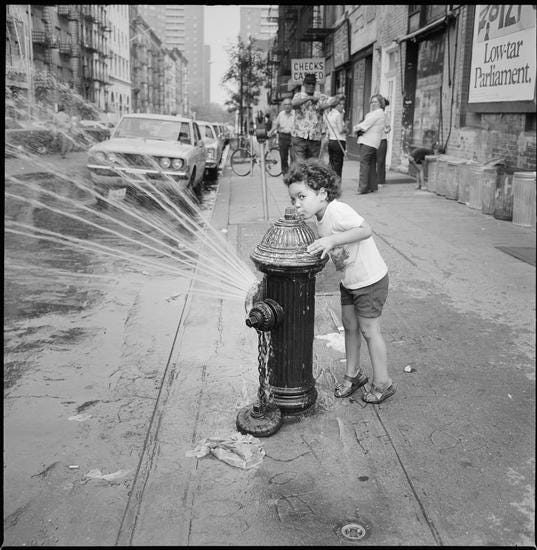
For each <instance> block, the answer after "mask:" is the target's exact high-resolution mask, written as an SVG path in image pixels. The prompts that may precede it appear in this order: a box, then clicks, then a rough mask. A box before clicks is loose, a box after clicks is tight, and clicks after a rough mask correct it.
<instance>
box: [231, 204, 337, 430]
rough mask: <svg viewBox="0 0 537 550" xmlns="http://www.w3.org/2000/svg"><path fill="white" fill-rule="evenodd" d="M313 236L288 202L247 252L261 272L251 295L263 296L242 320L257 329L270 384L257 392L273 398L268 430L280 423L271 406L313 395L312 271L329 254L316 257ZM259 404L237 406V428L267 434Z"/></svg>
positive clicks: (288, 410)
mask: <svg viewBox="0 0 537 550" xmlns="http://www.w3.org/2000/svg"><path fill="white" fill-rule="evenodd" d="M314 240H315V234H314V233H313V231H312V230H311V229H310V227H309V226H308V225H307V224H306V223H305V222H304V221H303V220H301V219H299V218H298V217H297V216H296V211H295V209H294V208H293V207H289V208H287V209H286V210H285V216H284V217H283V218H280V219H279V220H278V221H276V222H275V223H274V226H273V227H271V228H270V229H269V230H268V231H267V233H266V234H265V236H264V237H263V239H262V240H261V242H260V243H259V244H258V245H257V246H256V248H255V250H254V252H253V253H252V254H251V256H250V257H251V258H252V260H253V262H254V264H255V265H256V267H257V268H258V269H259V271H261V272H262V273H264V277H263V281H262V282H261V284H260V285H259V290H258V294H257V296H256V297H255V298H257V299H259V300H262V301H257V302H254V303H253V307H252V308H251V310H250V311H249V313H248V318H247V319H246V324H247V325H248V326H250V327H252V328H255V329H256V330H257V331H258V334H259V338H260V350H261V351H260V358H259V363H260V370H262V362H264V364H265V365H266V370H267V371H268V372H267V376H266V379H267V386H269V387H268V388H260V392H259V396H260V401H262V400H263V399H261V397H262V394H263V393H265V394H267V393H268V394H269V396H270V400H271V401H272V403H271V404H270V405H271V407H270V408H269V413H268V414H267V422H269V423H270V424H271V426H270V427H269V428H268V430H269V431H271V430H274V431H276V430H277V429H278V428H279V424H278V423H279V419H278V418H277V416H278V415H277V413H275V409H276V408H277V409H278V410H281V413H282V414H283V415H292V414H294V413H299V412H302V411H305V410H306V409H309V408H310V407H311V406H312V405H313V404H314V403H315V401H316V399H317V390H316V389H315V379H314V377H313V369H312V358H313V338H314V320H315V276H316V274H317V273H318V272H319V271H320V270H321V269H322V268H323V267H324V266H325V264H326V262H327V261H328V257H325V258H323V259H321V258H320V254H315V255H313V254H310V253H309V252H307V250H306V248H307V246H308V245H309V244H311V243H312V242H313V241H314ZM268 332H270V338H268V348H269V349H268V350H267V351H266V353H267V354H268V357H266V358H263V357H262V347H263V346H262V339H263V334H262V333H268ZM260 382H261V383H262V376H260ZM261 390H264V392H262V391H261ZM264 405H265V404H264V403H257V404H256V405H254V406H253V407H251V409H249V408H248V407H245V408H244V409H242V410H241V411H240V412H239V414H238V416H237V428H238V429H239V430H240V431H242V432H248V433H253V434H254V435H271V434H270V433H269V434H266V433H260V431H263V426H262V424H263V420H262V418H261V417H262V411H261V409H262V408H263V406H264ZM260 418H261V420H260ZM254 419H255V420H254ZM260 425H261V427H259V426H260ZM274 431H273V432H272V433H274Z"/></svg>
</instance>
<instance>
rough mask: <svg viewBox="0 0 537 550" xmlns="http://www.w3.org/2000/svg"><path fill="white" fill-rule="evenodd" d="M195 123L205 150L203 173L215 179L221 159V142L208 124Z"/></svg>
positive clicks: (204, 122) (202, 122)
mask: <svg viewBox="0 0 537 550" xmlns="http://www.w3.org/2000/svg"><path fill="white" fill-rule="evenodd" d="M197 123H198V124H199V127H200V132H201V136H202V138H203V140H204V142H205V147H206V149H207V162H206V164H205V171H206V172H207V175H209V176H210V177H213V178H216V177H217V176H218V166H219V164H220V160H221V159H222V150H223V145H222V142H221V141H220V140H219V139H218V136H217V134H216V130H215V129H214V126H213V125H212V124H211V123H210V122H206V121H205V120H198V121H197Z"/></svg>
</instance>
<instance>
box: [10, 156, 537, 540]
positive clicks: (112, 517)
mask: <svg viewBox="0 0 537 550" xmlns="http://www.w3.org/2000/svg"><path fill="white" fill-rule="evenodd" d="M55 162H57V163H58V169H59V170H62V171H63V172H69V170H72V169H73V167H72V165H71V166H68V163H69V162H71V163H72V164H73V163H76V157H73V156H72V157H71V159H70V160H69V159H68V161H61V160H60V159H59V158H58V159H57V160H55ZM62 163H67V164H66V165H63V164H62ZM356 168H357V163H356V162H351V161H346V164H345V166H344V173H343V190H344V192H343V196H342V200H344V201H348V202H349V204H351V205H352V206H354V207H355V208H356V209H357V211H358V212H359V213H360V214H361V215H362V216H364V218H365V219H366V220H367V221H368V222H369V223H370V224H371V226H372V228H373V231H374V237H375V241H376V243H377V246H378V247H379V250H380V252H381V254H382V256H383V257H384V259H385V260H386V263H387V264H388V267H389V270H390V294H389V297H388V302H387V304H386V308H385V312H384V313H383V325H382V326H383V332H384V336H385V339H386V342H387V345H388V354H389V368H390V371H391V374H392V377H393V379H394V381H395V382H396V383H397V386H398V390H397V393H396V394H395V396H394V397H393V398H390V399H389V400H387V401H386V402H385V403H382V404H381V405H380V406H372V405H365V404H364V403H363V402H362V401H361V400H360V398H359V393H357V394H355V396H353V397H351V398H350V399H343V400H337V399H335V398H334V397H333V387H334V384H335V382H336V380H339V379H340V378H341V376H342V375H343V365H342V360H343V359H344V357H345V354H344V349H343V348H342V347H341V346H342V338H341V337H340V335H339V334H338V330H337V326H336V324H335V322H334V316H335V319H336V321H337V320H339V319H340V312H339V291H338V278H337V274H336V272H335V270H334V268H333V266H332V265H327V266H326V268H325V269H324V270H323V271H322V272H321V273H320V274H319V275H318V277H317V283H316V302H315V315H316V316H315V336H316V338H315V340H314V343H313V351H314V364H313V370H314V375H315V378H316V384H317V390H318V393H319V396H318V399H317V403H316V404H315V406H314V407H313V410H312V411H310V412H309V413H307V414H304V415H302V416H300V417H298V418H295V419H292V420H290V419H288V420H287V421H286V422H285V423H284V426H283V427H282V428H281V430H280V431H279V432H278V433H277V434H275V435H274V436H271V437H269V438H265V439H263V440H262V444H263V446H264V448H265V451H266V456H265V458H264V459H263V462H262V463H261V465H260V466H258V467H256V468H254V469H252V470H240V469H238V468H233V467H232V466H229V465H227V464H224V463H223V462H221V461H219V460H217V459H216V458H215V457H205V458H201V459H199V460H197V459H196V458H191V457H186V456H185V453H186V452H187V451H189V450H191V449H193V448H194V447H195V445H196V444H197V442H198V441H199V440H201V439H202V438H205V437H210V436H213V435H216V434H221V433H230V432H233V431H234V430H235V417H236V414H237V411H238V410H239V409H240V408H241V407H243V406H245V405H247V404H248V403H251V402H253V401H254V399H255V395H256V391H257V384H258V373H257V338H256V334H255V331H253V330H252V329H249V328H248V327H246V326H245V323H244V317H245V312H244V304H243V303H241V301H240V300H226V299H218V298H215V297H210V296H203V295H196V294H195V293H191V292H190V290H191V287H189V286H188V285H186V284H185V283H184V282H183V283H178V280H177V277H174V276H173V274H171V273H165V272H163V271H159V270H158V269H157V267H154V268H152V267H148V266H146V267H142V266H139V267H133V264H132V263H131V262H127V261H126V260H124V259H121V258H113V257H112V259H110V258H111V257H103V256H99V255H96V254H94V253H90V252H89V251H87V250H85V251H84V250H81V249H77V248H76V247H74V248H72V249H70V248H68V247H65V246H59V243H50V242H48V241H41V240H37V239H33V240H32V239H29V238H27V237H22V236H15V235H10V234H8V233H6V241H5V249H6V250H5V263H6V273H5V291H4V295H5V298H4V300H5V303H4V306H5V307H4V311H5V313H4V336H5V344H4V365H5V366H4V403H5V406H4V544H5V545H6V546H21V545H49V546H60V545H72V546H77V545H89V546H111V545H114V544H119V545H148V546H153V545H176V546H179V545H185V546H186V545H188V546H194V545H202V546H203V545H221V544H224V545H253V546H255V545H287V546H293V545H296V546H300V545H322V546H334V545H346V544H357V545H360V544H366V545H375V546H383V545H405V546H418V545H435V546H441V545H509V546H515V545H518V546H533V545H534V544H535V527H534V485H535V460H534V457H535V439H534V437H535V436H534V434H535V363H534V360H535V266H534V265H531V264H529V263H526V262H524V261H521V260H519V259H517V258H515V257H513V256H511V255H508V254H506V253H505V252H503V251H501V250H500V249H498V247H499V246H511V247H513V246H521V247H533V248H535V231H534V230H532V229H530V228H524V227H518V226H515V225H513V224H512V223H511V222H505V221H500V220H496V219H494V218H493V217H492V216H486V215H484V214H482V213H481V212H479V211H475V210H471V209H469V208H467V207H466V206H465V205H463V204H460V203H457V202H456V201H450V200H447V199H445V198H443V197H439V196H437V195H435V194H434V193H429V192H426V191H417V190H415V189H414V184H413V183H392V184H390V181H389V180H390V178H388V181H387V184H386V185H384V186H383V187H382V188H381V189H380V190H379V192H378V193H375V194H368V195H366V196H363V197H361V196H358V195H356V194H355V191H356V177H355V175H356ZM81 170H82V169H81ZM6 172H8V168H7V167H6ZM267 185H268V195H269V200H268V204H269V214H270V215H269V218H270V223H272V222H274V221H275V220H276V219H278V218H279V217H281V216H282V215H283V212H284V210H285V207H286V206H288V205H289V199H288V196H287V189H286V187H285V186H284V185H283V184H282V183H281V179H280V178H268V181H267ZM54 189H55V192H57V193H58V194H60V195H62V194H67V195H69V196H71V197H73V198H74V199H76V200H77V201H82V202H84V204H89V205H91V204H92V201H91V199H90V198H88V197H86V196H84V195H83V194H79V193H78V191H74V190H73V189H72V188H70V187H68V186H66V185H65V183H63V184H57V183H56V184H55V188H54ZM6 191H7V192H14V191H13V187H12V186H8V188H6ZM35 198H36V200H37V199H39V200H45V199H43V197H35ZM204 200H205V204H206V208H207V209H208V210H209V211H210V212H211V216H212V217H211V218H210V220H211V225H212V226H213V227H214V228H215V229H217V230H224V231H225V234H226V235H227V238H228V240H229V241H230V242H231V244H232V245H233V246H234V247H235V248H236V250H237V254H238V256H239V257H240V258H242V259H243V260H245V261H246V262H250V260H249V255H250V254H251V252H252V251H253V249H254V248H255V246H256V244H258V243H259V242H260V240H261V238H262V237H263V235H264V234H265V232H266V230H267V228H268V227H269V225H270V224H267V223H266V222H264V221H263V217H262V212H263V210H262V200H261V186H260V176H259V168H256V171H255V172H254V174H253V175H252V176H249V177H244V178H239V177H237V176H234V175H233V174H232V173H231V171H230V170H229V167H226V168H225V171H224V173H223V174H222V175H221V176H220V177H219V181H218V184H217V187H215V186H214V185H208V186H207V189H206V193H205V199H203V198H202V202H201V204H202V205H203V204H204ZM140 208H142V207H140ZM144 212H145V213H146V214H144V215H149V213H152V211H150V210H144ZM87 215H89V214H87ZM159 216H160V215H159ZM6 219H8V220H17V221H19V222H21V221H24V223H28V224H35V226H36V227H37V226H39V227H43V228H46V229H49V230H53V231H55V232H58V233H63V234H65V233H67V234H69V235H71V236H77V237H83V238H86V239H90V237H91V239H93V240H97V241H100V242H106V244H108V245H110V246H111V247H113V248H114V249H115V250H128V251H130V252H131V253H133V254H136V255H143V256H144V257H145V255H146V254H149V256H150V257H151V256H152V257H153V259H155V258H156V259H158V254H157V253H155V254H154V255H152V254H151V253H147V252H142V251H141V250H140V249H137V248H136V246H131V245H127V244H125V243H124V242H123V241H121V240H117V239H114V238H113V237H110V236H109V235H105V234H103V235H100V234H99V232H98V230H97V229H95V231H93V230H91V231H90V230H86V229H82V225H81V224H79V223H77V222H76V220H71V221H60V220H59V218H57V217H55V216H54V217H53V216H51V215H50V214H46V213H45V212H44V210H43V209H42V208H37V207H33V208H28V207H22V206H21V205H20V204H19V203H17V201H13V200H6ZM84 231H89V233H84ZM251 265H252V264H251ZM10 266H11V267H10ZM72 271H76V272H78V276H73V274H72ZM82 273H83V274H86V275H87V276H82V275H81V274H82ZM92 275H93V276H92ZM258 276H260V275H259V274H258ZM193 284H194V286H195V282H194V283H193ZM362 354H363V368H364V370H365V372H370V364H369V361H368V359H367V353H365V346H363V349H362ZM407 365H410V366H411V367H412V369H413V371H412V372H410V373H407V372H405V370H404V367H405V366H407ZM349 523H357V524H360V525H362V526H363V528H364V533H365V535H364V536H363V537H362V538H360V540H357V541H352V540H349V539H346V538H345V537H344V536H343V535H342V532H341V528H342V527H343V526H345V525H346V524H349Z"/></svg>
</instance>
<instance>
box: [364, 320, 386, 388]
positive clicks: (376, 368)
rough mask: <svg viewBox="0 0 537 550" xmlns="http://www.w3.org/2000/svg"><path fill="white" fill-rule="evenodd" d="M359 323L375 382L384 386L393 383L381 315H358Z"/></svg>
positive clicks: (379, 385)
mask: <svg viewBox="0 0 537 550" xmlns="http://www.w3.org/2000/svg"><path fill="white" fill-rule="evenodd" d="M358 324H359V327H360V330H361V331H362V334H363V335H364V338H365V341H366V343H367V348H368V350H369V357H370V358H371V366H372V367H373V381H372V382H373V383H374V384H375V386H378V387H384V386H386V385H389V384H390V383H391V379H390V377H389V375H388V354H387V351H386V343H385V342H384V337H383V336H382V334H381V332H380V317H374V318H370V317H358Z"/></svg>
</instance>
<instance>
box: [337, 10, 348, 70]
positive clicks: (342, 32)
mask: <svg viewBox="0 0 537 550" xmlns="http://www.w3.org/2000/svg"><path fill="white" fill-rule="evenodd" d="M348 60H349V20H348V19H345V21H344V22H343V23H342V24H341V25H340V26H339V27H338V28H337V29H336V32H335V33H334V68H337V67H339V66H340V65H343V63H347V61H348Z"/></svg>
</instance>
